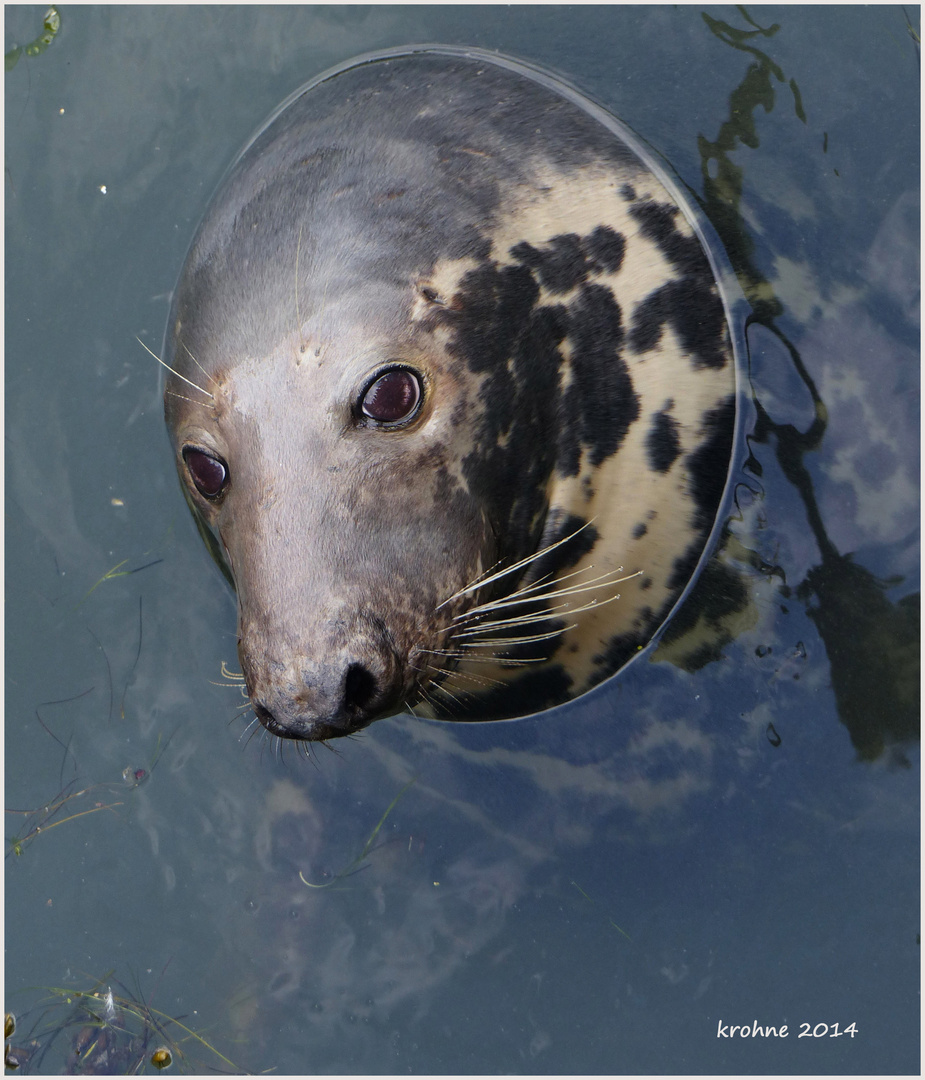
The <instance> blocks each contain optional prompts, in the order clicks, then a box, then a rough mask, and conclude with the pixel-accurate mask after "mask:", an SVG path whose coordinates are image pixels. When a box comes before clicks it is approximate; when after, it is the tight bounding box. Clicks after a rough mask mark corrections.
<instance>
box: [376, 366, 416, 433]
mask: <svg viewBox="0 0 925 1080" xmlns="http://www.w3.org/2000/svg"><path fill="white" fill-rule="evenodd" d="M422 397H423V393H422V387H421V377H420V375H418V374H417V372H414V371H411V370H410V369H409V368H392V370H391V371H387V372H385V374H384V375H380V376H379V377H378V378H377V379H374V380H373V382H371V383H370V384H369V386H367V388H366V389H365V390H364V391H363V393H362V395H361V396H360V409H361V411H362V413H363V415H364V416H368V417H369V419H370V420H375V421H377V423H380V424H399V423H401V422H402V421H403V420H410V419H411V417H412V416H414V414H415V413H416V412H417V411H418V406H419V405H420V404H421V398H422Z"/></svg>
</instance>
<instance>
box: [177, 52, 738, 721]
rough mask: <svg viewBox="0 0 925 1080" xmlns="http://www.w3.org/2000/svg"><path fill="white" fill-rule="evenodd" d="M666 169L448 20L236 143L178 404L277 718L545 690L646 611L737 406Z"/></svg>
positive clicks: (201, 253) (476, 704)
mask: <svg viewBox="0 0 925 1080" xmlns="http://www.w3.org/2000/svg"><path fill="white" fill-rule="evenodd" d="M657 173H658V170H657V169H656V168H655V167H654V166H653V164H652V163H651V162H649V163H647V161H646V160H645V157H644V152H643V151H642V150H641V148H640V147H639V146H638V145H637V144H636V143H635V140H634V139H633V137H632V136H631V135H630V134H629V133H628V132H627V131H626V130H625V129H624V128H623V127H622V126H621V125H620V124H619V123H618V121H616V120H615V119H614V118H613V117H611V116H609V114H607V113H606V112H605V111H604V110H603V109H601V108H599V107H598V106H596V105H594V104H593V103H591V102H590V101H588V100H587V99H586V98H584V97H582V96H581V95H580V94H579V93H578V92H577V91H575V90H573V89H571V88H569V87H567V86H566V85H565V84H563V83H561V82H559V81H558V80H556V79H554V78H553V77H551V76H549V75H546V74H544V73H542V72H539V71H537V70H535V69H532V68H529V67H527V66H526V65H523V64H519V63H517V62H516V61H512V60H508V59H505V58H501V57H498V56H496V55H495V54H490V55H489V54H486V53H481V52H478V51H476V50H454V49H449V48H442V47H421V48H420V49H417V48H411V49H405V50H398V51H392V52H390V53H386V54H380V55H378V56H374V57H364V58H360V59H359V60H356V61H353V62H351V63H350V64H348V65H345V66H343V67H340V68H338V69H336V70H334V71H332V72H328V73H326V74H324V75H322V76H320V77H319V78H317V79H315V80H314V81H313V82H311V83H309V84H308V85H307V86H306V87H303V88H302V89H301V90H300V91H298V92H297V93H296V94H295V95H293V96H292V97H291V98H290V99H289V100H288V101H287V102H285V103H284V105H283V106H281V108H280V109H279V110H278V111H277V112H276V113H275V114H274V116H273V117H272V118H271V119H270V120H269V121H268V122H267V123H266V124H265V125H264V127H263V128H262V129H261V130H260V131H259V132H258V134H257V135H256V136H255V137H254V138H253V140H252V141H251V142H250V143H249V145H248V146H247V147H246V148H245V150H244V151H243V152H242V153H241V155H240V156H239V157H238V158H237V160H236V161H235V163H234V164H233V165H232V167H231V169H230V171H229V173H228V174H227V176H226V179H225V180H224V182H223V183H222V185H221V186H220V188H219V190H218V192H217V194H216V195H215V196H214V198H213V200H212V202H211V204H210V205H209V207H208V210H207V212H206V214H205V217H204V219H203V221H202V223H201V225H200V227H199V229H198V232H197V233H196V236H195V238H194V240H193V243H192V246H191V249H190V251H189V254H188V256H187V258H186V262H185V265H184V267H183V270H182V274H181V277H180V280H179V283H178V286H177V289H176V292H175V294H174V299H173V304H172V309H171V313H170V317H169V323H168V327H167V337H166V342H165V359H164V362H165V365H167V366H169V368H170V374H169V376H168V378H167V380H166V390H165V413H166V420H167V425H168V428H169V431H170V436H171V440H172V443H173V447H174V451H175V457H176V466H177V470H178V472H179V475H180V479H181V482H182V484H183V487H184V491H185V494H186V497H187V500H188V502H189V504H190V507H191V508H192V510H193V513H194V514H195V516H196V518H197V521H198V522H199V525H200V529H201V532H202V534H203V536H204V537H205V539H206V541H207V543H208V544H209V546H210V548H211V550H212V552H213V554H214V555H215V557H216V558H217V560H218V561H219V562H220V564H221V565H222V566H223V568H224V570H225V572H226V574H227V576H228V577H229V579H230V580H231V581H232V583H233V585H234V587H235V589H236V591H237V597H238V655H239V660H240V663H241V668H242V671H243V675H244V679H245V682H246V687H247V692H248V694H249V696H250V699H251V702H252V705H253V709H254V712H255V713H256V716H257V717H258V718H259V720H260V722H261V723H262V724H263V725H264V726H265V727H266V728H267V729H268V730H269V731H270V732H271V733H273V734H274V735H277V736H280V737H283V738H289V739H303V740H322V739H330V738H333V737H336V736H341V735H348V734H351V733H353V732H355V731H358V730H359V729H361V728H363V727H365V726H366V725H368V724H369V723H370V722H371V721H373V720H375V719H377V718H379V717H381V716H386V715H390V714H394V713H396V712H400V711H402V710H409V711H412V712H413V713H415V714H416V715H423V716H430V717H438V718H443V719H453V720H490V719H509V718H514V717H519V716H524V715H528V714H531V713H535V712H538V711H542V710H545V709H548V708H550V707H552V706H555V705H557V704H560V703H562V702H565V701H568V700H570V699H573V698H576V697H578V696H580V695H582V694H584V693H586V692H587V691H589V690H590V689H592V688H593V687H594V686H596V685H597V684H599V683H600V682H602V681H603V680H604V679H606V678H608V677H610V676H611V675H613V674H614V673H615V672H617V671H618V670H619V669H620V668H621V667H623V666H624V665H625V664H626V663H627V662H628V661H629V660H631V659H632V658H633V657H634V656H635V655H637V653H639V652H640V650H642V649H643V648H644V647H645V646H646V645H647V644H648V643H649V642H650V641H652V640H653V638H654V637H655V636H656V635H657V632H658V631H659V628H660V627H661V626H662V625H663V624H664V623H665V621H666V619H667V618H668V616H669V615H670V613H671V611H672V609H673V608H674V607H675V606H676V604H677V603H678V601H679V598H681V596H682V594H683V593H684V591H685V589H686V588H687V587H688V585H689V583H690V582H691V580H692V578H693V577H694V575H695V574H696V572H697V569H698V565H699V563H700V562H701V561H702V559H703V556H704V551H705V549H706V548H707V545H708V541H709V539H710V535H711V530H713V528H714V521H715V519H716V516H717V511H718V508H719V506H720V503H721V499H722V496H723V492H724V488H725V485H726V480H727V475H728V472H729V468H730V455H731V448H732V444H733V437H734V428H735V418H736V376H735V364H734V358H733V351H732V347H731V344H730V335H729V330H728V323H727V315H726V310H725V307H724V301H723V297H722V295H721V291H720V289H719V288H718V286H717V280H716V279H717V272H716V271H714V269H713V263H712V262H711V259H710V256H709V254H708V250H707V248H706V247H705V244H704V242H703V240H702V239H701V234H700V232H699V231H698V227H697V226H696V218H695V216H694V215H693V214H692V213H691V212H690V210H689V208H687V207H686V206H685V205H684V203H683V201H682V199H681V198H680V196H679V194H678V193H677V192H676V191H675V190H674V189H673V186H672V185H671V183H670V181H669V180H668V179H667V178H666V177H665V176H662V175H658V174H657Z"/></svg>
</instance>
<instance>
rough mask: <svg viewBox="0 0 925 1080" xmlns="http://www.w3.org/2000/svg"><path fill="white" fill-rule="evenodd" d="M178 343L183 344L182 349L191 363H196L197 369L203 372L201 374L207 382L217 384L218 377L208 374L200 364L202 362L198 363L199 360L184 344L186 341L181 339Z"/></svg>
mask: <svg viewBox="0 0 925 1080" xmlns="http://www.w3.org/2000/svg"><path fill="white" fill-rule="evenodd" d="M180 344H181V345H182V346H183V348H184V349H186V355H187V356H188V357H189V358H190V360H192V361H193V363H194V364H195V365H196V367H198V368H199V370H200V371H201V372H202V373H203V375H205V377H206V378H207V379H208V380H209V382H210V383H214V384H215V385H216V386H218V379H216V378H215V377H214V376H213V375H210V374H209V373H208V371H206V369H205V368H204V367H203V366H202V364H200V363H199V361H198V360H197V359H196V357H195V356H193V354H192V353H191V352H190V350H189V346H188V345H187V344H186V342H185V341H181V342H180Z"/></svg>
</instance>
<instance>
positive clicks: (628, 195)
mask: <svg viewBox="0 0 925 1080" xmlns="http://www.w3.org/2000/svg"><path fill="white" fill-rule="evenodd" d="M620 194H621V195H622V196H623V198H624V199H625V200H626V201H627V202H633V200H634V199H635V198H636V189H635V188H634V187H633V185H632V184H624V185H623V186H622V187H621V188H620Z"/></svg>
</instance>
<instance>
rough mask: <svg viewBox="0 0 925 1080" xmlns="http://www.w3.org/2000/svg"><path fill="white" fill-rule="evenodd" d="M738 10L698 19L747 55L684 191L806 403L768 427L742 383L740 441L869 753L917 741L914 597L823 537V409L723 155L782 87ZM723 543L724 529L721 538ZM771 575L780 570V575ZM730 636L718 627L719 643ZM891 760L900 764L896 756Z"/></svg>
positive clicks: (713, 585) (721, 597) (703, 602)
mask: <svg viewBox="0 0 925 1080" xmlns="http://www.w3.org/2000/svg"><path fill="white" fill-rule="evenodd" d="M739 11H740V12H741V13H742V16H743V18H745V19H746V20H747V22H748V23H749V25H750V26H751V27H752V29H749V30H740V29H736V28H735V27H732V26H730V25H729V24H728V23H725V22H722V21H721V20H718V19H714V18H712V17H711V16H710V15H707V14H706V13H703V19H704V22H705V23H706V24H707V26H708V27H709V29H710V30H711V31H712V32H713V33H714V34H715V35H716V37H718V38H719V40H720V41H722V42H724V43H725V44H727V45H729V46H731V47H732V48H734V49H739V50H741V51H743V52H746V53H749V54H750V55H751V56H752V57H753V58H754V62H753V63H752V64H750V65H749V68H748V70H747V71H746V73H745V77H744V78H743V79H742V82H741V83H740V84H739V86H737V87H736V89H735V90H733V92H732V93H731V94H730V96H729V119H728V120H726V121H724V122H723V123H722V125H721V126H720V129H719V134H718V135H717V137H716V139H715V141H713V142H710V141H709V140H708V139H706V138H705V137H704V136H703V135H700V136H698V148H699V151H700V157H701V168H702V174H703V196H702V197H701V196H698V195H697V194H696V193H693V194H694V197H695V198H697V200H698V202H699V203H700V205H701V207H702V209H703V211H704V213H705V214H706V216H707V217H708V218H709V220H710V221H711V223H712V225H713V227H714V228H715V229H716V231H717V233H718V235H719V238H720V240H721V242H722V244H723V246H724V248H725V250H726V253H727V255H728V256H729V260H730V262H731V264H732V268H733V270H734V272H735V274H736V277H737V279H738V281H739V284H740V286H741V287H742V290H743V292H744V293H745V296H746V298H747V299H748V301H749V303H750V305H751V308H752V313H751V315H750V316H749V318H748V320H747V324H746V329H747V327H748V326H750V325H753V324H758V325H760V326H764V327H766V328H767V329H768V330H769V331H770V332H771V333H772V334H774V335H775V337H776V338H777V339H778V340H779V341H780V342H781V344H782V345H783V346H784V347H785V348H786V349H787V351H788V353H789V354H790V358H791V361H792V363H793V367H794V370H795V371H796V373H797V375H798V376H799V378H800V380H801V381H802V383H803V385H804V386H805V387H806V390H807V391H808V393H809V395H810V397H811V399H812V403H813V407H814V419H813V421H812V423H811V424H810V426H809V427H808V429H807V430H806V431H799V430H798V429H797V428H796V427H794V426H793V425H792V424H778V423H775V422H774V421H773V420H772V419H771V417H770V416H769V415H768V413H767V411H766V410H765V409H764V407H763V405H762V403H761V401H760V400H759V399H758V396H757V393H756V392H755V389H754V387H752V389H751V400H752V404H753V406H754V409H755V414H756V420H755V424H754V429H753V431H752V432H751V434H750V435H749V445H751V444H753V443H759V444H765V443H772V442H773V445H774V448H775V453H776V456H777V460H778V463H779V465H780V467H781V470H782V471H783V473H784V475H785V476H786V478H787V480H789V481H790V483H791V484H792V485H793V487H794V488H795V489H796V491H797V493H798V494H799V496H800V499H801V500H802V502H803V505H804V507H805V509H806V518H807V522H808V524H809V527H810V529H811V530H812V533H813V536H814V538H815V540H816V544H817V545H818V548H819V554H820V563H819V565H817V566H815V567H813V568H812V569H811V570H810V571H809V572H808V573H807V575H806V578H805V580H804V581H802V582H800V583H799V584H798V585H797V586H796V587H795V588H793V589H791V588H790V587H788V586H787V585H786V584H784V585H783V586H782V589H781V592H782V594H783V595H784V596H787V595H790V594H791V593H793V594H795V595H796V597H797V598H798V599H799V600H800V601H801V602H802V603H804V604H805V605H806V612H807V614H808V615H809V617H810V619H812V621H813V622H814V623H815V625H816V629H817V630H818V632H819V636H820V638H821V639H822V641H823V643H824V645H825V649H826V654H827V655H828V658H829V665H830V669H831V682H832V689H833V692H834V694H835V701H836V705H837V708H838V714H839V717H840V718H841V721H842V723H843V724H844V725H845V726H846V727H847V728H848V731H849V733H850V735H851V741H852V743H853V744H854V746H855V748H856V749H857V751H858V755H859V756H860V757H861V758H862V759H864V760H873V759H875V758H877V757H879V755H880V754H881V753H882V752H883V750H884V748H885V747H886V746H887V744H890V743H896V742H903V741H908V740H912V739H917V738H918V737H919V679H920V656H919V640H920V620H919V596H918V594H917V593H916V594H914V595H910V596H906V597H903V598H902V599H901V600H900V601H898V602H896V603H894V602H893V601H892V600H890V599H889V598H888V597H887V596H886V590H887V589H888V588H889V587H891V586H895V585H896V584H898V582H896V581H880V580H878V579H877V578H876V577H875V576H874V575H873V574H872V573H871V572H870V571H869V570H867V569H865V568H864V567H863V566H859V565H858V564H857V563H855V562H854V561H853V559H852V556H851V555H850V554H847V555H843V554H841V553H840V552H839V551H838V550H837V549H836V547H835V545H834V544H833V543H832V541H831V540H830V539H829V537H828V534H827V531H826V528H825V524H824V523H823V520H822V515H821V513H820V511H819V506H818V502H817V499H816V494H815V491H814V489H813V482H812V478H811V476H810V473H809V470H808V469H807V467H806V464H805V462H804V458H805V455H806V454H808V453H811V452H813V451H816V450H818V449H819V447H820V444H821V443H822V439H823V436H824V434H825V430H826V426H827V423H828V415H827V411H826V407H825V404H824V403H823V401H822V398H821V397H820V395H819V392H818V390H817V388H816V384H815V382H814V381H813V379H812V377H811V375H810V374H809V372H808V371H807V369H806V366H805V365H804V363H803V360H802V358H801V357H800V354H799V352H798V351H797V349H796V348H795V347H794V345H793V344H792V343H791V342H790V341H789V340H788V338H787V337H786V335H785V334H784V333H783V332H782V331H781V330H780V329H779V328H778V327H777V326H776V325H775V320H776V319H777V318H778V317H779V316H780V315H781V314H782V313H783V310H784V308H783V304H782V303H781V301H780V300H779V299H778V297H777V296H776V294H775V292H774V288H773V286H772V284H771V283H770V282H769V281H768V280H767V279H766V278H765V277H764V275H763V274H762V273H761V271H760V270H758V269H757V267H756V266H755V265H754V264H753V262H752V254H753V249H754V244H753V241H752V237H751V236H750V234H749V232H748V230H747V228H746V226H745V223H744V221H743V219H742V216H741V214H740V203H741V197H742V186H743V185H742V178H743V175H744V168H743V167H742V166H740V165H737V164H735V163H734V162H733V161H732V160H731V158H730V154H731V153H732V152H734V151H735V150H737V149H738V148H739V147H740V146H742V147H746V148H755V147H757V146H758V145H759V138H758V133H757V130H756V123H755V118H754V115H753V113H754V111H755V109H757V108H758V107H759V106H761V107H762V108H763V109H764V111H765V112H766V113H769V112H770V111H771V110H772V109H773V107H774V103H775V92H776V88H775V83H778V84H781V85H784V84H785V83H786V79H785V76H784V73H783V71H782V70H781V68H780V67H779V66H778V65H777V64H775V63H774V61H773V60H771V59H770V57H768V56H767V55H766V54H765V53H764V52H762V51H761V50H760V49H759V48H758V47H757V46H756V45H755V44H753V42H754V41H755V40H757V39H760V38H771V37H773V36H774V35H775V34H776V33H777V31H778V30H779V28H780V27H779V25H778V24H776V23H775V24H774V25H773V26H770V27H768V28H767V29H763V28H762V27H760V26H758V24H757V23H756V22H754V20H753V19H752V18H751V17H750V16H749V14H748V12H747V11H746V10H745V8H744V7H740V8H739ZM786 85H787V86H788V87H789V89H790V92H791V94H792V97H793V107H794V111H795V113H796V116H797V117H798V118H799V119H800V120H801V121H802V122H803V123H806V115H805V112H804V110H803V102H802V99H801V96H800V92H799V89H798V87H797V85H796V82H795V81H794V80H793V79H790V81H789V83H786ZM746 467H747V468H748V469H749V471H751V472H752V473H753V475H755V476H757V477H760V476H761V465H760V463H759V462H758V460H757V459H756V458H755V457H754V455H749V458H748V461H747V462H746ZM728 539H729V533H728V531H727V532H726V533H725V534H724V536H723V538H722V541H721V543H722V544H725V543H726V542H727V541H728ZM776 572H777V573H779V574H780V575H781V577H783V574H782V571H779V570H778V571H776ZM692 601H693V603H692V604H691V605H690V606H691V608H692V609H693V610H700V609H701V608H703V607H704V606H705V607H706V608H708V609H709V608H711V607H712V609H713V611H712V615H713V616H714V617H713V618H712V619H711V622H712V623H713V624H714V625H718V624H719V618H720V616H721V614H723V613H729V612H733V611H739V610H742V609H743V608H744V606H745V604H746V602H747V592H746V589H745V587H744V585H743V583H742V582H741V580H738V581H737V580H736V575H735V572H734V571H732V570H730V569H728V568H727V567H724V566H721V565H718V564H716V563H714V564H712V565H711V566H710V567H708V568H707V570H706V572H705V573H704V574H703V575H702V577H701V580H700V581H699V582H698V585H697V588H696V589H695V592H694V595H693V596H692ZM681 615H682V619H681V622H680V624H679V626H678V627H672V634H671V637H672V638H673V637H675V636H676V635H677V632H678V631H683V630H684V629H685V624H684V620H683V612H682V613H681ZM667 638H668V635H666V639H667ZM728 640H730V635H729V634H728V633H727V634H726V635H725V641H727V642H728ZM723 643H724V642H719V643H717V642H715V641H714V642H713V643H711V645H710V646H709V647H704V648H703V649H702V650H701V651H700V652H698V653H695V654H692V656H690V657H688V658H687V661H686V663H685V666H688V667H689V669H691V670H693V669H694V668H695V667H699V666H701V665H702V664H703V663H705V662H706V661H707V660H709V659H713V658H715V657H716V656H717V655H718V654H719V650H720V649H721V647H722V644H723ZM899 760H901V761H904V762H905V759H904V758H902V757H900V758H899Z"/></svg>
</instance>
